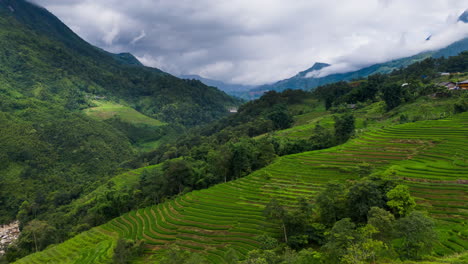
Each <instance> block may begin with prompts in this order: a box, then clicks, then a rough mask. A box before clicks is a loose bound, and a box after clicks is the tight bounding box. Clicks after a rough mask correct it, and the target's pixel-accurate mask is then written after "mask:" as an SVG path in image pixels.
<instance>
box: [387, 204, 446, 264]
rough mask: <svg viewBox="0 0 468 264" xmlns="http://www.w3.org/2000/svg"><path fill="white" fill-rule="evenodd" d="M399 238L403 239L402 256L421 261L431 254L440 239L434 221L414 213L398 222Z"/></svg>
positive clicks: (416, 212) (400, 249)
mask: <svg viewBox="0 0 468 264" xmlns="http://www.w3.org/2000/svg"><path fill="white" fill-rule="evenodd" d="M396 230H397V237H399V238H401V244H400V245H399V246H398V249H399V251H400V253H401V255H402V256H404V257H407V258H411V259H419V258H421V256H422V255H423V254H427V253H430V251H431V249H432V247H433V246H434V244H435V243H436V242H437V240H438V237H437V234H436V233H435V232H434V221H433V220H432V219H430V218H429V217H427V216H426V215H424V214H423V213H421V212H418V211H414V212H412V213H410V214H409V215H408V216H406V217H403V218H400V219H398V221H397V222H396Z"/></svg>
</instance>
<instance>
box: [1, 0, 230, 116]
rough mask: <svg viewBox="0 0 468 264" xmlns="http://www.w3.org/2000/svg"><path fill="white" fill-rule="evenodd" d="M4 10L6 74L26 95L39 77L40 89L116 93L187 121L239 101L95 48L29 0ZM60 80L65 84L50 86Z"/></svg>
mask: <svg viewBox="0 0 468 264" xmlns="http://www.w3.org/2000/svg"><path fill="white" fill-rule="evenodd" d="M0 12H1V14H2V21H1V24H0V27H1V28H2V35H1V36H2V38H1V39H0V41H1V42H2V56H1V60H2V75H3V76H4V79H6V80H7V81H9V82H11V84H12V87H14V88H15V90H16V91H19V92H22V93H24V92H26V95H27V96H29V95H31V88H32V87H34V85H37V84H38V83H41V84H43V85H44V86H47V87H44V89H42V90H41V94H46V95H48V96H51V95H53V96H56V95H63V93H66V92H69V91H64V90H72V89H73V90H75V91H74V93H75V94H74V95H73V97H74V98H75V99H74V100H75V101H86V100H84V98H83V97H84V94H85V93H86V94H92V95H99V96H107V97H113V98H114V99H116V100H117V99H121V100H124V101H126V102H128V103H131V104H134V108H136V109H137V110H139V111H141V112H143V113H144V114H146V115H149V116H150V117H154V118H156V119H162V120H163V121H171V122H174V121H176V122H179V123H181V124H184V125H196V124H200V123H203V122H209V121H212V120H214V119H216V118H219V117H221V116H223V115H224V114H226V113H227V110H226V107H227V106H231V105H235V104H236V103H237V101H235V100H233V99H232V98H231V97H229V96H228V95H226V94H225V93H223V92H220V91H219V90H217V89H215V88H213V87H207V86H205V85H203V84H202V83H200V82H195V81H186V80H180V79H178V78H176V77H173V76H171V75H169V74H167V73H163V72H161V71H159V70H157V69H153V68H146V67H142V66H139V62H138V61H137V60H136V59H135V58H134V57H133V56H131V55H129V54H119V55H111V54H109V53H107V52H104V51H102V50H100V49H98V48H95V47H93V46H92V45H90V44H88V43H86V42H85V41H83V40H82V39H81V38H79V37H78V36H77V35H76V34H74V33H73V32H72V31H71V30H70V29H68V28H67V27H66V26H65V25H64V24H63V23H61V22H60V20H58V19H57V18H56V17H55V16H53V15H52V14H51V13H49V12H48V11H46V10H45V9H43V8H40V7H37V6H35V5H33V4H30V3H28V2H26V1H22V0H20V1H9V0H5V1H2V2H0ZM70 82H71V83H70ZM59 85H61V86H65V87H64V88H61V89H55V90H54V91H50V90H51V88H50V87H51V86H59ZM66 88H67V89H66ZM70 88H71V89H70ZM42 97H45V96H42Z"/></svg>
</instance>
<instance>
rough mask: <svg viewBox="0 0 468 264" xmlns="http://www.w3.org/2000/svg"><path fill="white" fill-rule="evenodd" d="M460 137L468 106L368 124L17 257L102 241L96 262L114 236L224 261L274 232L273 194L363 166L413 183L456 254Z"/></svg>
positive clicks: (463, 209)
mask: <svg viewBox="0 0 468 264" xmlns="http://www.w3.org/2000/svg"><path fill="white" fill-rule="evenodd" d="M467 135H468V114H466V113H465V114H460V115H456V116H454V117H452V118H449V119H443V120H437V121H421V122H416V123H407V124H402V125H397V126H393V127H388V128H384V129H380V130H376V131H373V132H368V133H366V134H363V135H361V136H360V137H358V138H356V139H354V140H351V141H350V142H348V143H346V144H344V145H341V146H338V147H334V148H331V149H326V150H321V151H312V152H306V153H301V154H296V155H290V156H285V157H282V158H279V159H278V160H277V161H276V162H274V163H273V164H272V165H270V166H268V167H266V168H264V169H262V170H259V171H257V172H254V173H252V174H251V175H249V176H247V177H245V178H242V179H239V180H236V181H232V182H228V183H225V184H220V185H217V186H214V187H212V188H209V189H206V190H201V191H194V192H191V193H188V194H185V195H181V196H178V197H177V198H175V199H173V200H170V201H167V202H165V203H162V204H159V205H155V206H152V207H148V208H144V209H140V210H137V211H132V212H130V213H128V214H125V215H123V216H122V217H119V218H116V219H114V220H112V221H110V222H108V223H107V224H105V225H102V226H100V227H97V228H95V229H93V230H91V231H88V232H85V233H83V234H81V235H79V236H77V237H75V238H72V239H71V240H69V241H67V242H65V243H63V244H60V245H58V246H56V247H52V248H50V249H47V250H45V251H44V252H40V253H36V254H33V255H30V256H28V257H26V258H24V259H21V260H19V261H18V263H42V262H44V261H46V260H47V261H50V263H64V262H70V263H73V262H75V263H76V261H77V260H78V259H81V260H83V261H84V260H85V258H86V256H88V254H89V250H84V248H86V246H80V247H76V246H75V245H77V244H80V245H86V244H98V245H102V246H101V248H100V251H99V252H95V253H96V254H99V255H93V258H94V259H93V261H94V262H89V261H88V262H86V261H85V262H83V261H80V263H96V259H99V260H100V261H101V262H104V261H105V260H106V259H109V258H110V255H111V254H110V253H109V249H107V250H106V246H108V247H111V246H112V244H111V243H112V241H114V240H115V237H117V236H119V237H124V238H128V239H139V240H143V241H144V243H145V247H146V251H145V252H146V254H145V257H144V258H145V260H148V259H158V258H159V257H160V256H161V254H162V253H163V252H164V251H165V249H166V248H167V247H168V245H171V244H176V245H178V246H179V247H180V248H182V249H186V250H190V251H193V252H201V253H203V256H205V257H206V258H207V259H208V260H209V261H210V262H212V263H223V262H224V256H225V254H226V252H227V250H228V249H229V248H232V249H234V250H236V251H237V252H238V254H239V255H241V256H245V255H246V253H247V252H248V251H249V250H252V249H255V248H258V247H259V246H260V244H259V241H258V237H257V236H258V235H261V234H263V233H268V234H271V235H274V236H279V234H278V233H276V232H277V231H276V230H277V228H276V226H275V225H274V224H272V223H269V222H268V221H266V219H265V218H264V216H263V214H262V210H263V208H264V206H265V204H266V203H268V202H269V201H270V199H271V198H273V197H274V198H276V199H278V200H280V201H281V202H282V203H283V204H286V205H288V204H291V202H294V201H296V200H297V199H298V197H306V198H307V199H309V200H310V201H312V202H313V200H314V197H315V195H316V194H317V192H319V191H320V190H322V189H323V186H324V184H326V183H327V182H329V181H347V180H353V179H358V178H359V177H360V176H359V166H358V165H360V164H370V165H371V166H372V167H373V168H374V171H373V172H374V173H381V174H386V175H388V176H393V177H398V178H400V179H401V181H403V182H405V184H407V185H409V186H410V188H411V192H412V194H413V195H414V196H415V197H416V198H417V203H418V207H419V209H423V210H427V211H428V212H429V213H430V215H431V216H432V217H434V218H435V219H436V222H437V232H438V234H439V237H440V239H441V240H440V243H438V244H437V246H436V248H435V249H434V251H435V253H436V254H437V255H440V256H443V255H449V254H453V253H457V252H463V251H465V250H466V249H467V248H468V240H467V237H468V234H467V232H466V221H467V219H468V213H467V209H468V208H467V207H468V206H467V203H468V200H467V198H466V197H467V192H468V188H467V185H466V181H467V180H468V173H467V166H468V164H467V161H466V155H467V149H468V146H467V144H468V143H467ZM104 245H106V246H104ZM95 250H98V248H95ZM65 259H66V260H67V261H64V260H65Z"/></svg>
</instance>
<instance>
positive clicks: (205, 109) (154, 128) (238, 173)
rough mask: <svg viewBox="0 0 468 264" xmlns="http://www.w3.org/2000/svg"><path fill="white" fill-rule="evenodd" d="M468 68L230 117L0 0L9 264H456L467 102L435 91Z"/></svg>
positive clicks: (420, 72)
mask: <svg viewBox="0 0 468 264" xmlns="http://www.w3.org/2000/svg"><path fill="white" fill-rule="evenodd" d="M9 5H11V6H13V7H14V9H15V10H17V11H16V12H11V11H10V9H9V8H8V6H9ZM467 56H468V53H467V52H465V53H462V54H460V55H458V56H454V57H450V58H446V59H445V58H441V59H427V60H421V61H420V62H418V63H416V64H413V65H410V66H409V67H407V68H405V69H400V70H396V71H393V72H392V73H391V74H387V75H382V74H377V75H372V76H369V77H367V78H364V79H360V80H354V81H352V82H349V83H348V82H340V83H333V84H329V85H326V86H322V87H319V88H318V89H317V90H315V91H313V92H305V91H291V90H287V91H284V92H282V93H277V92H274V91H272V92H268V93H266V94H265V95H264V96H263V97H262V98H260V99H259V100H256V101H252V102H248V103H246V104H244V105H242V106H240V107H239V110H238V113H237V114H228V113H227V111H226V109H227V108H228V107H233V106H237V105H238V104H240V101H238V100H236V99H233V98H231V97H228V96H227V95H226V94H224V93H222V92H219V91H218V90H216V89H214V88H212V87H206V86H204V85H203V84H202V83H200V82H198V81H194V80H180V79H178V78H175V77H173V76H171V75H169V74H166V73H164V72H161V71H159V70H157V69H152V68H146V67H143V66H141V65H140V64H139V63H138V62H137V61H136V59H135V58H134V57H133V56H131V55H130V54H118V55H115V54H109V53H107V52H105V51H102V50H99V49H97V48H95V47H92V46H91V45H89V44H87V43H86V42H84V41H83V40H81V39H80V38H79V37H78V36H76V35H75V34H74V33H73V32H71V31H70V30H69V29H68V28H66V27H65V26H64V25H63V24H62V23H61V22H60V21H59V20H58V19H56V18H55V17H54V16H53V15H51V14H50V13H48V12H47V11H45V10H43V9H40V8H37V7H35V6H34V5H31V4H29V3H28V2H25V1H19V0H18V1H12V0H3V1H0V102H1V104H0V132H1V133H0V223H6V222H9V221H12V220H13V219H18V220H19V221H20V227H21V230H22V234H21V236H20V239H19V240H18V241H17V243H15V244H13V245H12V246H11V247H10V248H9V249H8V252H7V254H6V256H5V258H4V259H6V260H7V261H10V262H13V261H16V260H17V262H18V263H110V262H114V263H147V262H159V263H204V262H207V263H239V262H240V263H281V262H286V263H321V262H322V261H324V260H325V261H329V262H332V263H333V262H335V263H336V262H345V263H346V262H347V263H362V262H369V261H374V262H375V261H376V260H378V261H391V260H397V259H401V261H406V260H407V259H424V260H428V261H432V260H434V262H435V263H437V262H442V263H443V262H444V261H453V262H455V263H456V261H460V262H463V261H464V260H466V253H465V252H466V250H467V247H468V242H467V241H468V234H467V232H466V231H465V230H466V225H467V222H466V221H467V217H468V215H467V213H466V212H467V211H466V210H467V208H466V205H467V203H466V198H465V197H466V193H467V191H468V190H467V189H466V181H467V180H468V174H467V167H468V164H467V161H466V156H467V149H468V146H467V143H466V142H467V135H468V131H467V125H468V115H467V114H466V111H467V110H468V99H467V98H468V97H467V93H466V91H448V90H447V89H446V88H445V87H440V86H437V85H436V84H437V83H439V82H442V81H459V80H461V79H466V78H468V75H467V74H466V72H467V71H468V68H467V64H466V62H467V61H468V59H467ZM442 71H443V72H458V71H460V72H464V73H461V74H452V75H450V76H440V74H439V72H442ZM146 150H148V151H146ZM145 151H146V152H145ZM115 175H116V176H115ZM298 199H299V202H298ZM421 212H427V214H428V215H426V213H421ZM429 216H430V217H431V218H432V219H433V220H431V218H429ZM434 230H435V233H434ZM397 237H400V238H399V239H398V238H397ZM64 241H65V242H64ZM62 242H63V243H62ZM429 242H433V243H429ZM284 245H287V246H288V247H287V248H286V247H284ZM31 253H33V254H31ZM451 254H459V255H455V256H454V257H450V258H448V257H445V256H448V255H451ZM25 256H26V257H25ZM23 257H24V258H23ZM2 261H3V260H2ZM262 261H263V262H262Z"/></svg>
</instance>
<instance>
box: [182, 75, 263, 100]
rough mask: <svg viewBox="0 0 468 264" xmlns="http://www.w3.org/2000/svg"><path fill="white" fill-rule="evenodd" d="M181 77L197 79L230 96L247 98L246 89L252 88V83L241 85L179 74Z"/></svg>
mask: <svg viewBox="0 0 468 264" xmlns="http://www.w3.org/2000/svg"><path fill="white" fill-rule="evenodd" d="M179 77H180V78H182V79H188V80H199V81H201V82H202V83H204V84H206V85H209V86H213V87H216V88H218V89H220V90H221V91H224V92H226V93H227V94H230V95H232V96H236V97H239V98H244V99H249V97H248V96H249V95H248V93H247V91H249V90H251V89H253V88H254V86H252V85H242V84H230V83H225V82H222V81H218V80H212V79H207V78H203V77H201V76H199V75H182V76H179Z"/></svg>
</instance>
